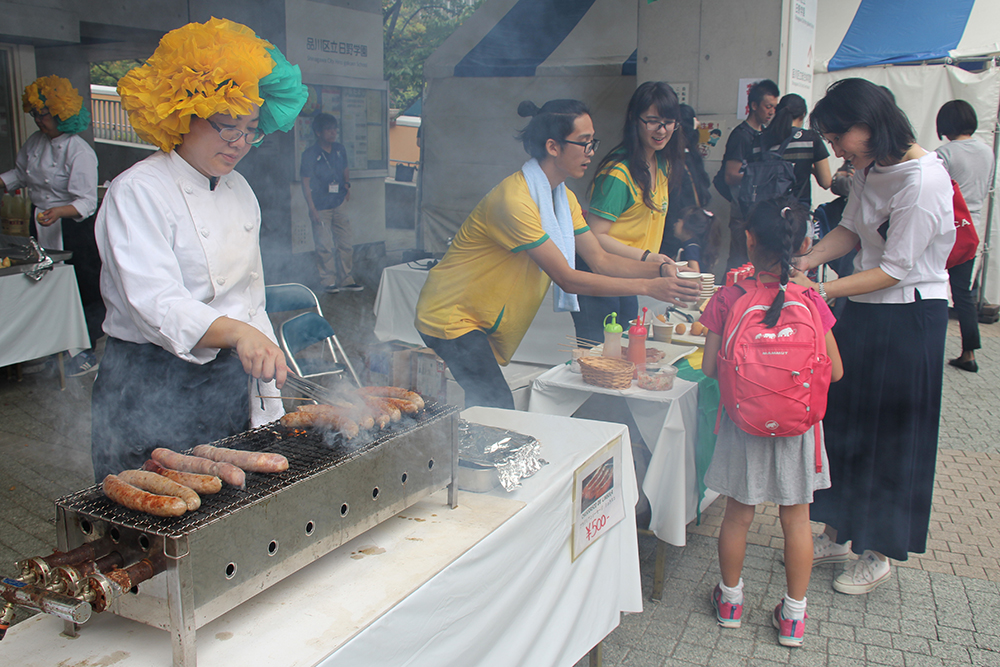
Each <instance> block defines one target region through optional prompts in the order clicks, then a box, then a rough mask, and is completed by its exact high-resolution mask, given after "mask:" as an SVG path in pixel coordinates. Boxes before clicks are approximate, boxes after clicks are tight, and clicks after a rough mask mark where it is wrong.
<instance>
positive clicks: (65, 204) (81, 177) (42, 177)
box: [0, 75, 105, 377]
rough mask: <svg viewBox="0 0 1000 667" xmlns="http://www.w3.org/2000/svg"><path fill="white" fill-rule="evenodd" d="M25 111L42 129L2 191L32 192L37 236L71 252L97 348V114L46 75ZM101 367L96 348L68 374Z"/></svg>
mask: <svg viewBox="0 0 1000 667" xmlns="http://www.w3.org/2000/svg"><path fill="white" fill-rule="evenodd" d="M21 107H22V108H23V109H24V112H25V113H28V114H31V117H32V118H34V119H35V124H36V125H37V126H38V132H35V133H34V134H32V135H31V136H30V137H28V140H27V141H26V142H24V145H23V146H21V150H19V151H18V153H17V160H16V161H15V163H14V168H13V169H11V170H10V171H8V172H4V173H3V174H0V189H7V190H8V191H13V190H17V189H18V188H22V187H25V188H27V190H28V197H29V198H30V199H31V203H32V204H34V206H35V215H34V225H33V226H34V227H35V230H34V235H35V236H36V238H37V239H38V243H39V245H41V246H42V247H43V248H47V249H49V250H70V251H72V252H73V257H72V258H71V259H70V260H69V262H68V263H69V264H72V265H73V268H74V270H75V272H76V282H77V284H78V285H79V289H80V300H81V301H82V303H83V310H84V314H85V315H86V318H87V333H88V334H89V336H90V344H91V346H93V345H94V344H95V343H97V339H98V338H100V337H101V323H102V322H103V321H104V314H105V313H104V302H103V301H102V300H101V291H100V286H99V284H98V283H99V279H100V273H101V258H100V256H99V255H98V254H97V246H96V245H95V244H94V218H93V215H94V212H95V211H96V210H97V154H96V153H95V152H94V149H93V148H91V147H90V144H88V143H87V142H86V141H85V140H83V139H82V138H81V137H80V136H79V133H80V132H83V131H84V130H86V129H87V128H88V127H89V126H90V112H89V111H88V110H87V108H86V107H85V106H84V105H83V98H82V97H81V96H80V93H79V92H77V90H76V88H74V87H73V84H71V83H70V82H69V80H68V79H64V78H63V77H61V76H55V75H52V76H43V77H41V78H38V79H35V80H34V81H32V82H31V83H30V84H29V85H28V86H26V87H25V89H24V94H23V95H22V96H21ZM96 369H97V359H96V358H95V357H94V353H93V348H91V349H88V350H84V351H82V352H80V353H79V354H77V355H76V356H75V357H73V359H71V360H70V363H69V367H68V369H67V375H69V376H70V377H75V376H77V375H83V374H85V373H89V372H92V371H94V370H96Z"/></svg>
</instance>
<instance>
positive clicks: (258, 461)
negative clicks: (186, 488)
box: [191, 445, 288, 472]
mask: <svg viewBox="0 0 1000 667" xmlns="http://www.w3.org/2000/svg"><path fill="white" fill-rule="evenodd" d="M191 453H192V454H194V455H195V456H200V457H202V458H206V459H211V460H212V461H219V462H220V463H232V464H233V465H234V466H236V467H237V468H242V469H243V470H246V471H248V472H282V471H284V470H288V459H286V458H285V457H284V456H282V455H281V454H272V453H269V452H248V451H245V450H242V449H228V448H226V447H213V446H212V445H198V446H197V447H195V448H194V449H193V450H191Z"/></svg>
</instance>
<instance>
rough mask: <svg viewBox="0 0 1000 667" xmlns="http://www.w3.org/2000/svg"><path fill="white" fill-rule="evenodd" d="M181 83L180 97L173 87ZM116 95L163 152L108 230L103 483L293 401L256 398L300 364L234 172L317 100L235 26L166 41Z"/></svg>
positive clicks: (249, 195)
mask: <svg viewBox="0 0 1000 667" xmlns="http://www.w3.org/2000/svg"><path fill="white" fill-rule="evenodd" d="M206 35H207V36H208V37H210V38H211V41H212V43H214V44H215V47H216V48H215V49H205V48H204V43H205V37H206ZM206 50H207V51H210V53H207V54H206V53H205V51H206ZM230 54H234V55H230ZM255 57H256V60H255V59H254V58H255ZM215 67H217V68H218V69H216V70H215V72H217V71H219V70H221V71H222V72H223V73H224V74H225V75H226V77H225V81H224V82H223V83H221V84H219V83H217V82H216V81H215V80H214V79H213V78H212V77H213V76H214V75H215V72H213V70H212V68H215ZM178 73H187V78H184V76H178ZM171 77H174V79H176V84H175V85H176V86H177V87H178V88H179V89H180V90H182V91H184V94H183V95H177V94H175V93H176V91H173V90H170V89H167V88H164V86H163V82H164V81H165V80H172V79H171ZM192 91H196V92H195V94H194V95H193V96H192V95H191V94H190V93H191V92H192ZM119 92H120V94H121V95H122V104H123V106H125V108H126V109H127V110H128V111H129V113H130V120H131V121H132V124H133V126H134V127H135V128H136V131H137V132H138V133H139V134H140V136H142V137H143V138H144V139H146V140H147V141H150V142H151V143H154V144H156V145H157V146H159V147H160V148H161V150H160V151H158V152H157V153H155V154H153V155H151V156H150V157H149V158H147V159H145V160H143V161H142V162H139V163H138V164H136V165H135V166H133V167H132V168H130V169H128V170H127V171H125V172H124V173H122V174H121V175H120V176H119V177H118V178H116V179H115V181H114V182H113V183H112V185H111V187H110V189H109V190H108V193H107V195H106V196H105V199H104V203H103V205H102V207H101V211H100V213H99V214H98V219H97V241H98V246H99V248H100V251H101V257H102V258H103V261H104V267H103V270H102V274H101V292H102V294H103V296H104V301H105V304H106V305H107V308H108V315H107V318H106V319H105V321H104V331H105V333H107V334H108V337H109V338H108V342H107V348H106V351H105V355H104V358H103V360H102V363H101V368H100V371H99V373H98V376H97V380H96V381H95V384H94V393H93V431H92V436H93V437H92V458H93V463H94V474H95V478H96V479H97V480H101V479H103V478H104V476H105V475H107V474H113V473H117V472H119V471H121V470H123V469H129V468H137V467H141V466H142V464H143V462H144V461H145V460H146V459H147V458H148V456H149V453H150V452H151V451H152V450H153V449H155V448H157V447H167V448H170V449H174V450H177V451H179V450H183V449H187V448H189V447H191V446H193V445H196V444H199V443H205V442H210V441H212V440H216V439H219V438H222V437H225V436H228V435H232V434H235V433H239V432H241V431H243V430H245V429H246V428H247V427H248V426H250V425H253V426H259V425H261V424H264V423H267V422H269V421H272V420H274V419H276V418H277V417H279V416H280V415H281V414H282V412H283V410H282V407H281V401H280V400H275V399H270V400H268V399H259V398H254V399H253V400H251V394H253V395H257V394H260V395H262V396H277V395H278V388H279V387H280V386H281V385H282V383H283V382H284V380H285V376H286V373H287V366H286V363H285V358H284V355H283V354H282V352H281V350H280V348H279V347H278V345H277V344H276V341H275V337H274V332H273V330H272V327H271V324H270V321H269V320H268V317H267V313H266V312H265V311H264V275H263V268H262V264H261V256H260V241H259V237H260V208H259V206H258V203H257V198H256V197H255V196H254V193H253V191H252V190H251V189H250V186H249V184H248V183H247V181H246V179H244V178H243V177H242V176H241V175H240V174H239V173H237V172H235V171H234V168H235V167H236V165H237V164H238V163H239V161H240V160H241V159H242V158H243V157H245V156H246V155H247V153H248V152H249V151H250V149H251V148H252V147H253V146H255V145H258V144H259V143H260V142H261V141H263V139H264V137H265V135H266V134H268V133H270V132H273V131H275V130H278V129H280V130H283V131H287V130H288V129H290V128H291V126H292V124H293V123H294V120H295V117H296V116H297V115H298V112H299V110H301V108H302V106H303V104H304V103H305V100H306V91H305V88H304V86H302V84H301V76H300V74H299V70H298V67H293V66H291V65H289V64H288V62H287V60H285V59H284V57H283V56H282V55H281V53H280V52H279V51H278V50H277V49H276V48H274V47H273V46H272V45H270V44H269V43H267V42H265V41H264V40H261V39H259V38H257V37H256V36H255V35H254V33H253V32H252V31H250V30H249V29H248V28H246V27H245V26H242V25H240V24H237V23H232V22H230V21H226V20H222V19H211V20H210V21H208V22H207V23H204V24H198V23H192V24H189V25H187V26H184V27H182V28H179V29H177V30H174V31H172V32H171V33H168V34H167V35H166V36H165V37H164V38H163V40H162V41H161V42H160V46H159V47H158V48H157V50H156V52H155V53H154V54H153V56H152V57H151V58H150V59H149V61H148V64H146V65H144V66H142V67H140V68H137V69H135V70H132V72H130V73H129V74H128V75H126V76H125V77H124V78H123V79H122V81H121V82H120V83H119ZM258 92H259V94H257V93H258ZM192 97H194V98H195V99H194V100H193V101H191V98H192ZM199 97H200V99H199ZM178 99H179V100H180V101H179V102H177V103H176V104H175V106H174V107H173V109H170V108H169V107H168V105H165V104H163V102H164V101H165V100H178ZM165 112H169V113H165ZM199 114H204V115H203V116H202V115H199ZM158 116H159V117H158ZM251 378H253V380H252V381H251Z"/></svg>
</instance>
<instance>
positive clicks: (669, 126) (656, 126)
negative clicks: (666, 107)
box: [639, 116, 677, 132]
mask: <svg viewBox="0 0 1000 667" xmlns="http://www.w3.org/2000/svg"><path fill="white" fill-rule="evenodd" d="M639 120H641V121H642V122H643V123H645V124H646V129H647V130H649V131H650V132H659V131H660V130H671V131H673V129H674V128H676V127H677V121H676V120H660V119H659V118H643V117H642V116H640V117H639Z"/></svg>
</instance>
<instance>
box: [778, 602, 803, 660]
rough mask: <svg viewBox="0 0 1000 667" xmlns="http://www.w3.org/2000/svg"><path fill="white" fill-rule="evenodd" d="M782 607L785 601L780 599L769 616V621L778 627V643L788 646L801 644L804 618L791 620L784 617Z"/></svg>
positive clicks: (793, 646) (794, 646)
mask: <svg viewBox="0 0 1000 667" xmlns="http://www.w3.org/2000/svg"><path fill="white" fill-rule="evenodd" d="M784 607H785V601H784V600H782V601H781V602H779V603H778V606H777V607H775V608H774V615H773V616H772V617H771V622H772V623H774V627H776V628H777V629H778V643H779V644H781V645H782V646H790V647H792V648H796V647H799V646H802V639H803V637H804V635H805V631H806V622H805V619H798V620H792V619H787V618H785V617H784V615H783V614H782V609H784ZM806 618H809V614H806Z"/></svg>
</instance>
